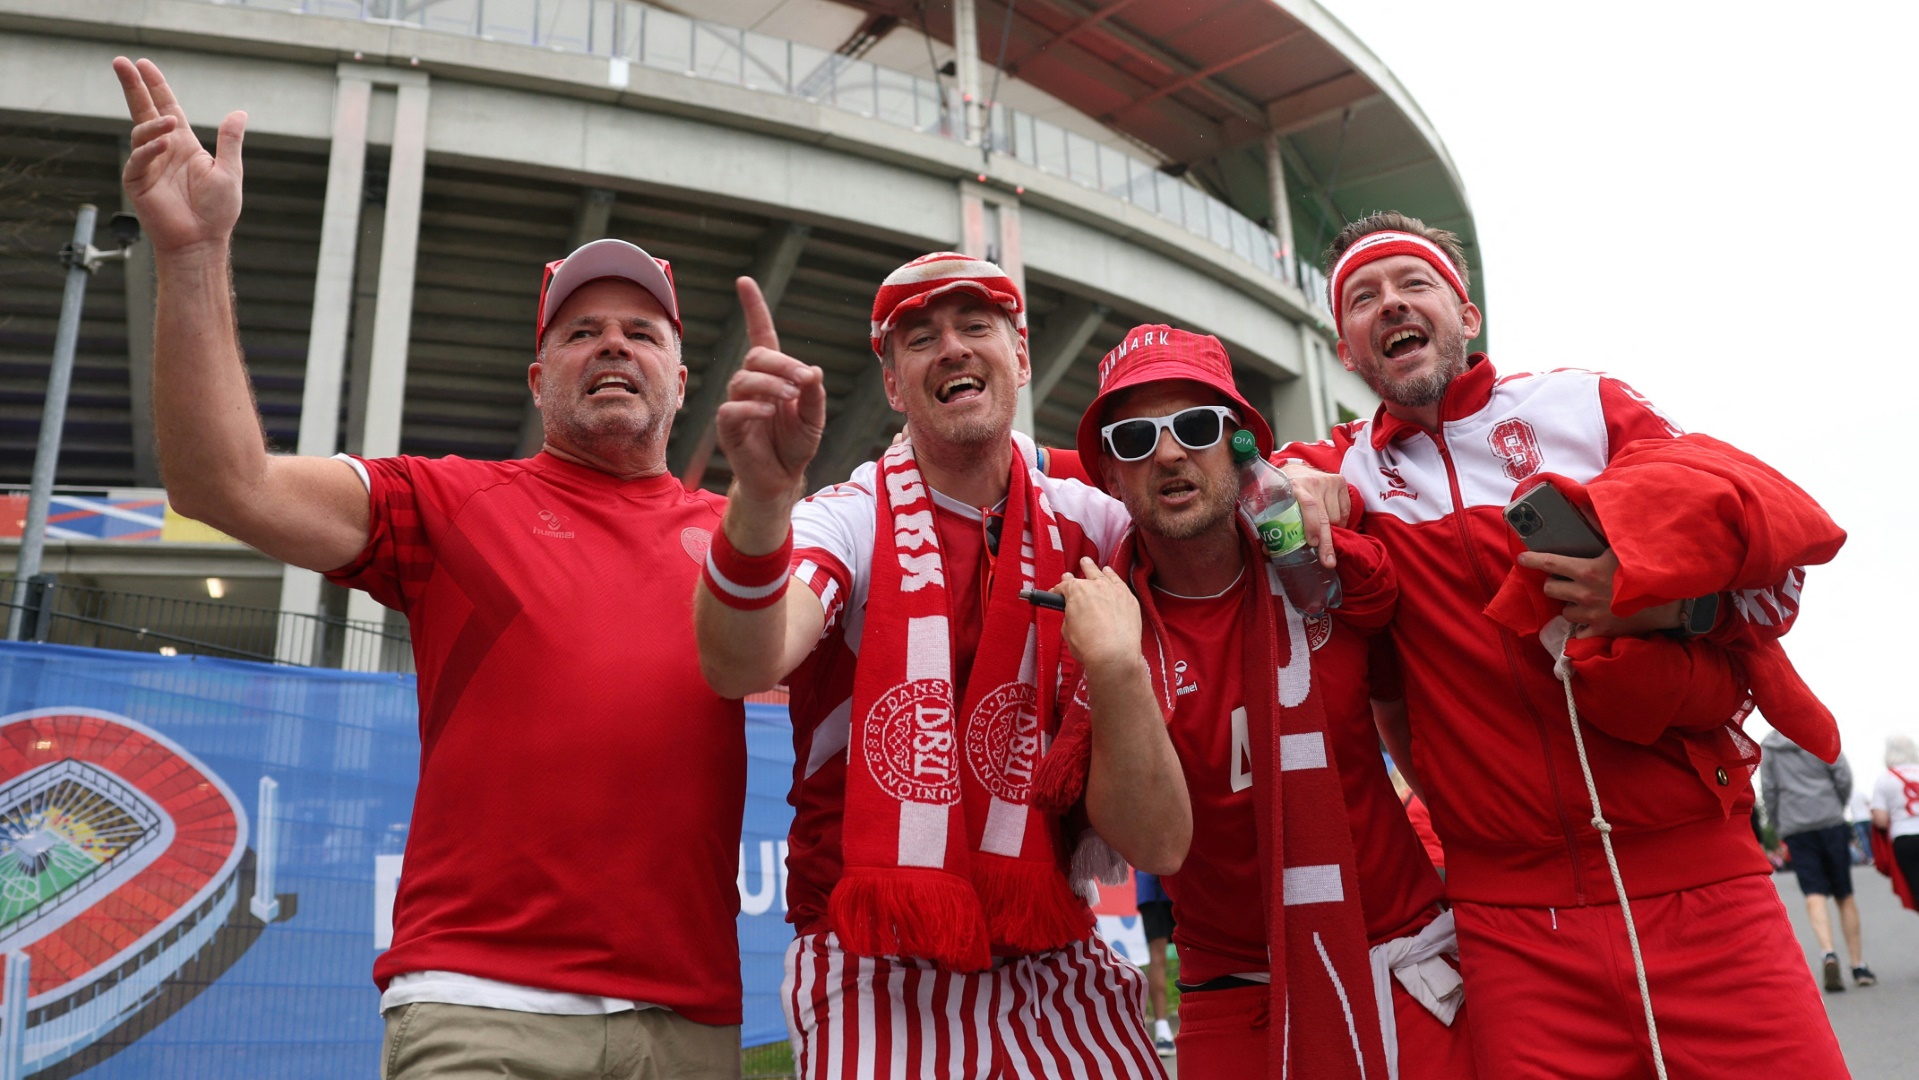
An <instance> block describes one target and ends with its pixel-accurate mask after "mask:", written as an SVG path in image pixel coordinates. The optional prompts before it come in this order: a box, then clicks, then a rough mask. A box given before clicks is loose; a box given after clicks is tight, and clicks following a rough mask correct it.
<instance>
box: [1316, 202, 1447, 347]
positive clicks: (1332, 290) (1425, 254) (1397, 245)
mask: <svg viewBox="0 0 1919 1080" xmlns="http://www.w3.org/2000/svg"><path fill="white" fill-rule="evenodd" d="M1394 255H1411V256H1414V257H1415V258H1420V259H1424V260H1426V261H1427V262H1428V263H1431V264H1432V268H1433V270H1434V271H1435V272H1437V273H1438V274H1439V276H1440V277H1443V278H1445V279H1446V284H1448V285H1451V286H1452V287H1453V292H1454V293H1455V294H1457V295H1458V296H1459V299H1460V300H1462V301H1464V300H1465V299H1466V282H1465V281H1464V280H1463V279H1461V278H1460V276H1459V268H1458V267H1456V266H1454V265H1453V261H1452V260H1451V259H1450V258H1447V256H1446V253H1445V252H1444V251H1441V250H1440V248H1439V245H1438V244H1435V243H1433V242H1432V241H1431V240H1428V239H1426V238H1425V237H1423V236H1420V235H1417V234H1416V233H1409V232H1400V231H1398V230H1397V229H1382V230H1381V231H1379V232H1375V233H1367V234H1366V235H1365V236H1362V237H1360V238H1359V239H1357V240H1355V241H1353V246H1352V247H1349V248H1347V249H1346V250H1345V251H1344V252H1341V253H1340V256H1339V260H1338V261H1337V262H1335V263H1333V272H1332V273H1331V274H1328V275H1327V276H1326V294H1327V295H1326V299H1327V301H1328V302H1329V303H1330V306H1331V307H1332V309H1333V328H1334V329H1336V330H1338V331H1339V333H1340V335H1341V336H1342V337H1343V336H1345V333H1346V326H1345V319H1346V313H1345V312H1343V311H1341V310H1340V309H1339V294H1340V292H1341V291H1342V290H1344V288H1345V286H1346V279H1347V278H1348V277H1350V276H1351V275H1352V273H1353V271H1355V270H1357V269H1359V268H1360V267H1362V266H1365V265H1366V264H1367V263H1369V262H1376V261H1378V260H1380V259H1385V258H1390V257H1391V256H1394Z"/></svg>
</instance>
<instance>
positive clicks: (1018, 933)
mask: <svg viewBox="0 0 1919 1080" xmlns="http://www.w3.org/2000/svg"><path fill="white" fill-rule="evenodd" d="M973 888H974V889H975V890H977V891H978V893H979V899H980V906H981V907H983V908H984V909H985V910H986V922H987V928H988V930H989V932H990V933H991V934H992V936H993V941H994V942H996V943H998V944H1000V945H1003V946H1005V947H1007V948H1009V949H1011V950H1013V951H1014V952H1016V953H1019V954H1021V955H1031V954H1033V953H1042V952H1051V951H1052V950H1054V949H1060V948H1064V947H1066V946H1068V945H1071V944H1072V943H1073V942H1075V941H1078V940H1080V939H1081V938H1084V937H1085V936H1086V935H1087V933H1088V932H1089V931H1091V930H1092V929H1093V909H1092V908H1090V907H1087V906H1086V902H1085V901H1084V900H1081V899H1080V898H1079V896H1078V895H1076V894H1075V893H1074V892H1073V888H1072V886H1071V884H1069V883H1068V882H1067V880H1066V875H1064V874H1062V873H1060V872H1059V868H1058V867H1057V866H1055V865H1053V864H1052V863H1050V862H1045V863H1042V862H1038V861H1036V860H1032V859H1010V858H1007V857H1006V856H1004V855H985V854H980V855H976V856H974V861H973Z"/></svg>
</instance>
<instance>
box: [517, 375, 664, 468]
mask: <svg viewBox="0 0 1919 1080" xmlns="http://www.w3.org/2000/svg"><path fill="white" fill-rule="evenodd" d="M615 392H617V391H605V390H603V391H601V393H615ZM640 400H641V401H642V402H643V403H644V406H645V408H644V409H643V411H641V412H640V413H639V414H638V415H634V414H632V413H625V412H612V413H609V414H607V415H602V416H594V415H593V414H592V413H591V411H590V410H589V409H588V408H587V406H586V405H585V403H583V402H569V403H567V404H566V405H565V407H563V408H555V409H552V410H550V411H543V415H542V422H543V423H544V425H545V427H546V438H547V441H548V442H553V441H555V439H554V436H555V435H558V436H559V440H558V441H560V443H561V445H563V446H568V447H572V448H573V449H574V450H576V451H580V452H584V453H588V454H591V455H593V456H594V457H597V458H601V459H604V460H608V461H618V460H622V459H624V458H626V457H627V456H629V455H631V454H633V453H634V452H635V451H645V450H651V449H653V448H654V447H656V446H657V447H660V448H664V447H665V444H666V439H667V436H668V435H669V434H670V433H671V431H672V426H673V413H674V409H673V407H672V402H671V401H670V400H668V399H666V396H665V394H664V393H662V392H661V391H660V389H659V388H657V387H655V386H654V385H653V384H652V383H650V382H649V383H643V384H642V385H641V388H640Z"/></svg>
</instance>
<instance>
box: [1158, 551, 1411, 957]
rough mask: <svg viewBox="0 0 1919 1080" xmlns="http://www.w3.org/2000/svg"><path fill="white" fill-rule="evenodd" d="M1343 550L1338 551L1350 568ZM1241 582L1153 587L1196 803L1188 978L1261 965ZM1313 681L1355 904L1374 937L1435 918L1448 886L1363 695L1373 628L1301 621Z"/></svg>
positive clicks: (1183, 907)
mask: <svg viewBox="0 0 1919 1080" xmlns="http://www.w3.org/2000/svg"><path fill="white" fill-rule="evenodd" d="M1348 557H1349V548H1348V547H1346V546H1344V545H1342V547H1341V549H1340V558H1341V562H1342V564H1344V562H1345V561H1346V559H1347V558H1348ZM1245 580H1246V579H1245V577H1244V576H1242V577H1241V579H1240V582H1239V584H1237V585H1235V586H1234V587H1233V588H1231V589H1229V590H1227V591H1226V592H1225V593H1224V594H1223V595H1220V596H1217V597H1208V598H1205V599H1188V598H1181V597H1176V596H1172V595H1170V594H1168V593H1165V592H1162V591H1159V590H1157V589H1156V590H1154V592H1153V601H1154V603H1155V604H1156V605H1157V606H1158V608H1159V612H1160V616H1161V618H1162V619H1163V620H1164V622H1165V626H1166V633H1167V638H1168V640H1167V642H1166V660H1167V663H1169V664H1170V665H1172V672H1173V677H1174V707H1173V715H1172V717H1171V718H1170V721H1169V722H1170V725H1171V731H1170V733H1171V735H1172V739H1173V746H1174V748H1175V749H1176V750H1177V751H1178V752H1179V759H1180V765H1181V768H1182V771H1183V772H1184V773H1185V776H1186V790H1187V793H1188V795H1189V797H1190V798H1191V799H1192V804H1193V843H1192V847H1191V848H1190V849H1189V850H1188V852H1187V855H1186V862H1185V864H1184V865H1183V866H1182V867H1181V868H1180V871H1179V873H1177V874H1174V875H1172V876H1170V877H1164V878H1161V879H1160V881H1161V884H1162V885H1164V886H1165V888H1166V892H1167V895H1169V896H1171V897H1172V898H1173V912H1174V915H1175V918H1176V920H1177V921H1176V923H1175V925H1174V927H1173V942H1174V944H1175V945H1176V946H1178V948H1179V964H1180V968H1179V971H1180V981H1181V982H1184V983H1188V984H1194V983H1203V982H1206V981H1208V980H1210V979H1216V978H1219V977H1221V976H1224V975H1243V974H1247V973H1252V972H1263V971H1265V970H1266V926H1265V918H1264V915H1263V912H1262V909H1261V906H1260V901H1259V897H1260V889H1261V885H1260V876H1259V842H1258V835H1257V831H1256V830H1257V826H1256V824H1255V821H1254V813H1255V803H1254V795H1253V766H1252V751H1251V743H1250V741H1249V736H1248V732H1247V727H1246V723H1247V721H1246V710H1245V696H1244V692H1243V689H1242V671H1241V663H1242V661H1241V657H1242V656H1243V655H1244V654H1243V653H1242V651H1241V649H1242V647H1243V642H1242V639H1243V636H1244V632H1245V631H1244V628H1243V626H1242V624H1241V621H1240V604H1241V602H1242V595H1243V593H1244V590H1245V587H1246V586H1245ZM1306 629H1307V640H1308V642H1309V643H1310V644H1311V646H1312V649H1313V658H1312V663H1313V674H1314V678H1313V683H1314V685H1315V687H1316V688H1317V690H1318V692H1319V694H1320V698H1321V701H1322V703H1323V705H1324V707H1325V710H1326V719H1327V723H1328V726H1329V728H1330V733H1331V736H1332V740H1331V741H1332V746H1333V753H1334V755H1335V756H1336V757H1337V758H1338V759H1339V777H1340V783H1341V786H1342V788H1343V789H1344V792H1345V796H1346V814H1347V819H1348V823H1349V824H1350V826H1351V828H1352V833H1353V848H1354V851H1355V855H1356V857H1357V859H1358V865H1357V867H1356V869H1357V870H1358V872H1359V887H1360V906H1361V908H1362V909H1363V911H1364V912H1365V917H1366V934H1367V937H1368V939H1369V940H1371V941H1372V942H1373V943H1374V944H1377V943H1379V942H1381V941H1385V940H1388V939H1390V938H1394V937H1399V936H1401V935H1403V934H1405V933H1408V932H1410V931H1412V930H1415V929H1417V928H1418V926H1419V925H1421V924H1422V923H1423V922H1425V921H1429V913H1430V912H1431V911H1432V910H1433V905H1434V904H1436V903H1437V902H1438V901H1439V899H1440V897H1441V895H1442V892H1443V888H1442V886H1441V884H1440V881H1439V876H1438V875H1437V874H1436V873H1434V871H1433V867H1432V863H1431V862H1430V861H1428V859H1427V858H1426V853H1425V851H1424V849H1422V848H1421V846H1420V843H1419V838H1418V836H1417V835H1415V834H1414V832H1413V829H1412V826H1411V825H1410V824H1409V823H1408V822H1407V820H1406V813H1405V810H1404V809H1403V808H1402V807H1401V806H1400V803H1399V797H1398V795H1397V794H1395V793H1394V791H1393V785H1392V780H1391V778H1390V777H1388V776H1387V774H1386V768H1385V764H1384V762H1383V761H1382V759H1381V757H1380V751H1379V737H1378V735H1377V734H1376V733H1375V730H1374V727H1373V719H1372V708H1371V704H1370V702H1369V701H1368V697H1369V692H1368V684H1367V678H1366V654H1367V648H1368V643H1367V639H1366V637H1365V636H1363V635H1362V634H1360V633H1358V632H1357V631H1355V630H1354V629H1352V628H1350V627H1347V626H1345V625H1343V624H1342V623H1341V621H1340V620H1339V619H1337V618H1319V619H1308V620H1306Z"/></svg>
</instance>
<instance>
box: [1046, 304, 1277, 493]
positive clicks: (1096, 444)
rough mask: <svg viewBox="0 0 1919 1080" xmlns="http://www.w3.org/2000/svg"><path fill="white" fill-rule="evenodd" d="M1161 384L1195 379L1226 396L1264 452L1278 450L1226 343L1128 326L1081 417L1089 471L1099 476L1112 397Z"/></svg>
mask: <svg viewBox="0 0 1919 1080" xmlns="http://www.w3.org/2000/svg"><path fill="white" fill-rule="evenodd" d="M1158 382H1184V383H1192V384H1194V385H1196V386H1200V387H1203V388H1205V389H1207V390H1211V391H1212V392H1214V393H1216V394H1218V395H1219V396H1221V397H1223V398H1225V399H1226V400H1227V401H1229V402H1231V403H1232V404H1233V405H1234V406H1235V407H1236V408H1237V409H1238V411H1239V426H1240V427H1242V428H1245V429H1246V430H1247V431H1250V432H1252V433H1253V438H1254V439H1255V440H1257V441H1258V443H1259V452H1260V453H1261V454H1262V455H1270V454H1272V452H1273V429H1272V428H1271V427H1269V426H1268V425H1267V423H1266V418H1265V417H1264V416H1262V415H1260V412H1259V410H1258V409H1255V408H1253V407H1252V405H1251V404H1250V403H1248V402H1247V400H1246V399H1245V398H1244V397H1242V396H1240V393H1239V387H1237V386H1235V385H1234V384H1233V363H1232V361H1231V360H1229V359H1227V357H1226V346H1224V345H1221V344H1220V343H1219V339H1218V338H1216V337H1214V336H1212V335H1211V334H1195V333H1192V332H1191V331H1187V330H1175V329H1173V328H1172V327H1170V326H1161V325H1158V324H1153V325H1149V326H1135V327H1133V328H1132V329H1131V330H1128V331H1127V332H1126V337H1125V338H1124V339H1123V340H1121V341H1120V343H1119V344H1118V345H1115V346H1114V347H1113V348H1112V350H1111V351H1109V352H1107V354H1106V355H1105V356H1104V357H1103V358H1101V360H1100V362H1099V393H1098V394H1097V395H1095V396H1094V398H1093V403H1092V404H1091V405H1088V406H1087V407H1086V415H1084V416H1082V417H1080V418H1079V433H1078V436H1077V438H1076V439H1075V440H1074V442H1075V445H1076V446H1077V447H1078V449H1079V460H1080V462H1081V464H1082V466H1083V467H1084V468H1085V469H1086V471H1087V473H1088V474H1090V475H1093V476H1097V475H1099V474H1098V473H1097V472H1095V471H1094V463H1095V462H1097V461H1098V460H1099V453H1100V440H1099V429H1100V428H1101V427H1102V426H1103V425H1104V424H1105V422H1106V418H1105V413H1106V404H1107V401H1108V399H1110V398H1111V397H1112V396H1113V395H1114V394H1116V393H1118V392H1120V391H1121V390H1127V389H1131V388H1132V387H1135V386H1143V385H1145V384H1147V383H1158Z"/></svg>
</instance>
